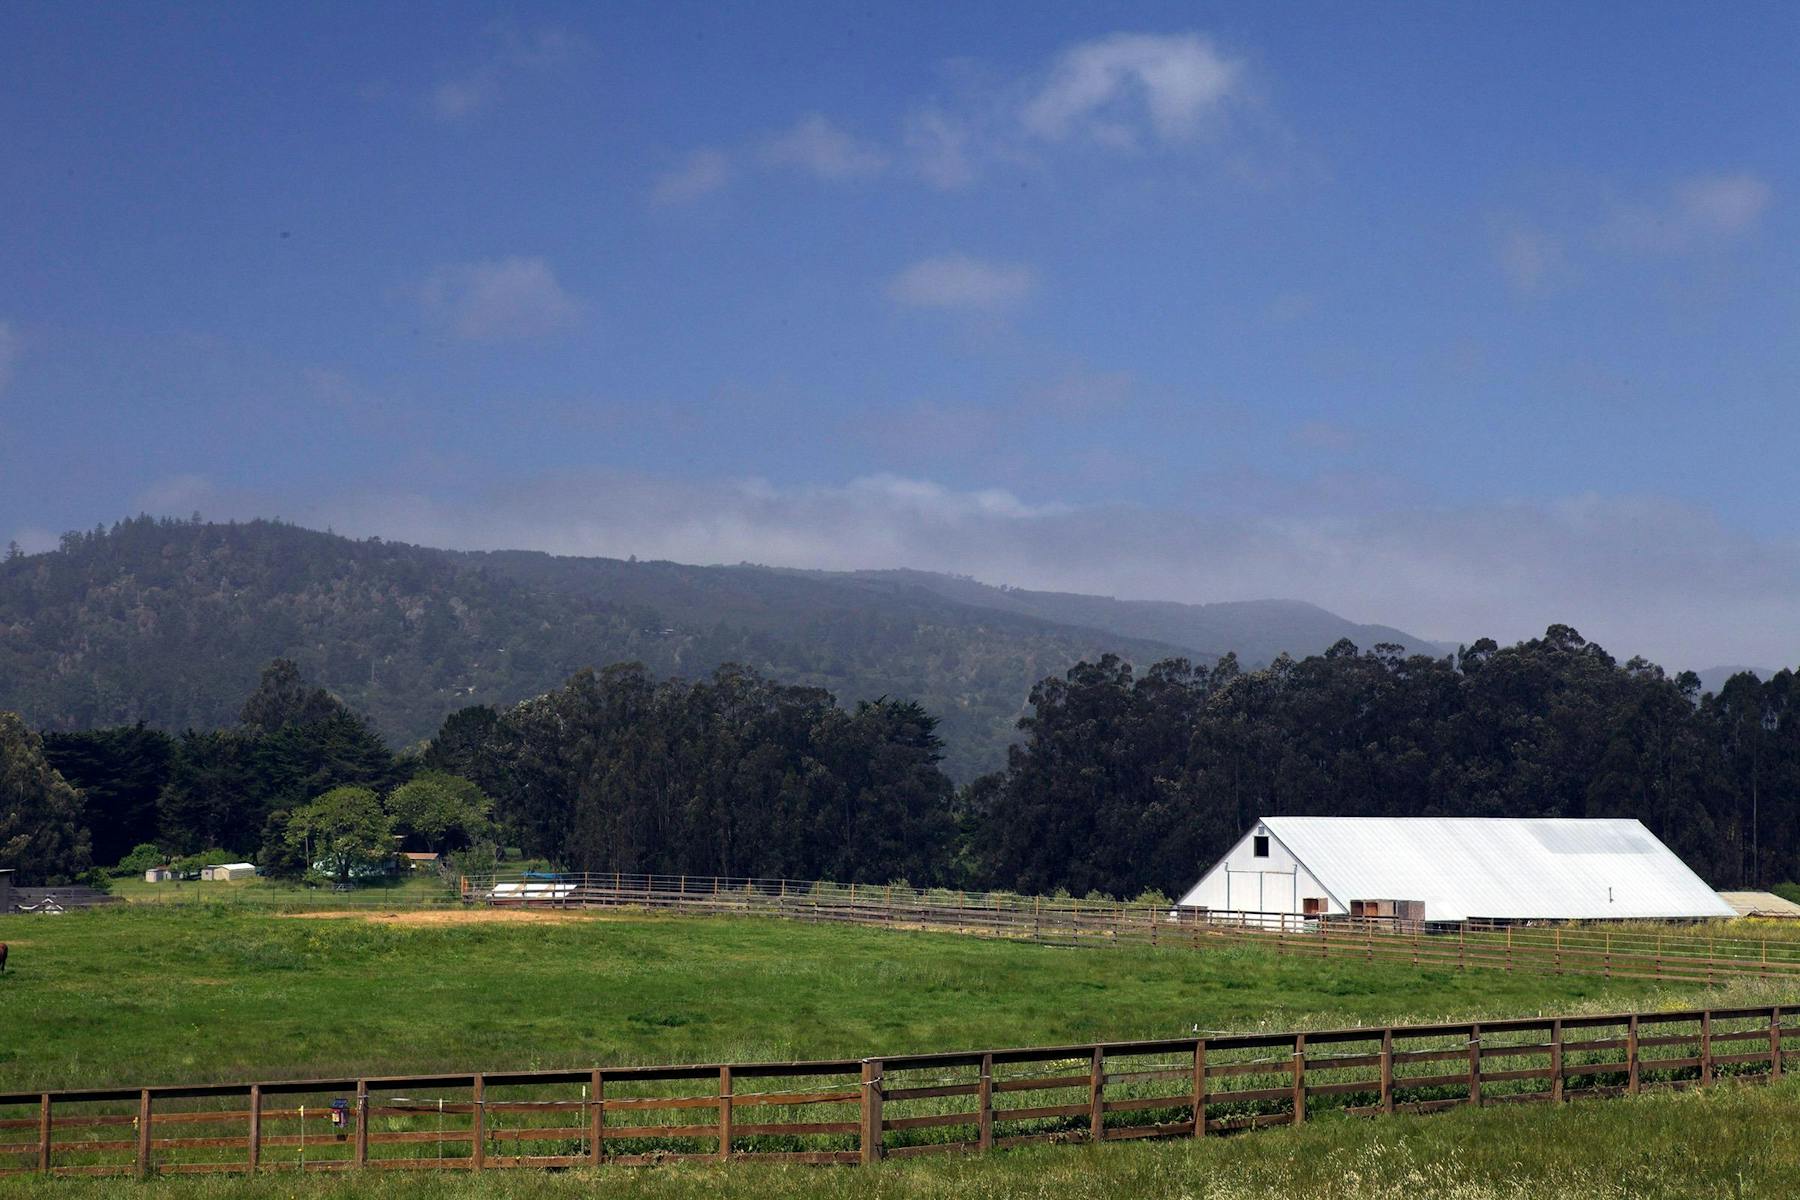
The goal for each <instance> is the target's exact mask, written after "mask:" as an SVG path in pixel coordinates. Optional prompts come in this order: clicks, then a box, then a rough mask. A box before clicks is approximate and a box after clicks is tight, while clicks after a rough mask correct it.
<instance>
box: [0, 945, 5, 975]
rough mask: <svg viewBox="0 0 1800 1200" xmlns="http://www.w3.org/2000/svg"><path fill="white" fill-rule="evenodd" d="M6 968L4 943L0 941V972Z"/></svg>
mask: <svg viewBox="0 0 1800 1200" xmlns="http://www.w3.org/2000/svg"><path fill="white" fill-rule="evenodd" d="M5 970H6V943H5V942H0V972H4V971H5Z"/></svg>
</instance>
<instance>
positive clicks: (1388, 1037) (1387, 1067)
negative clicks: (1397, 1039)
mask: <svg viewBox="0 0 1800 1200" xmlns="http://www.w3.org/2000/svg"><path fill="white" fill-rule="evenodd" d="M1381 1111H1382V1112H1384V1113H1387V1114H1389V1115H1390V1116H1391V1115H1393V1112H1394V1031H1393V1030H1392V1029H1384V1030H1382V1031H1381Z"/></svg>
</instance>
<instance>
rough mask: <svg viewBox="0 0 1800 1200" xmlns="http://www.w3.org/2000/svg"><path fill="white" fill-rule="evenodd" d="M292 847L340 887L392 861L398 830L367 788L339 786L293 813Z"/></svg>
mask: <svg viewBox="0 0 1800 1200" xmlns="http://www.w3.org/2000/svg"><path fill="white" fill-rule="evenodd" d="M287 840H288V844H289V845H290V846H292V847H296V848H298V849H300V850H301V852H302V853H303V854H305V856H306V857H307V859H308V861H309V862H310V863H312V864H320V863H323V864H324V866H323V868H322V870H323V871H324V873H325V874H327V875H329V876H330V877H331V878H332V879H334V880H335V881H336V882H337V884H338V885H339V886H340V887H347V886H349V884H350V881H351V879H352V878H353V877H354V876H355V875H356V874H357V873H358V872H359V871H362V870H372V869H375V868H379V867H381V866H383V865H385V864H387V863H389V862H391V861H392V860H393V857H394V825H393V822H392V821H391V820H390V819H389V818H388V815H387V813H385V812H384V811H382V808H381V798H380V797H379V796H377V795H376V794H375V793H374V792H372V791H370V790H369V789H368V788H364V787H336V788H332V789H331V790H330V791H328V792H326V793H324V794H323V795H321V796H319V797H317V798H316V799H314V800H313V801H312V802H311V803H310V804H306V805H304V806H302V807H301V808H298V809H296V810H294V813H293V815H292V816H290V817H289V818H288V831H287Z"/></svg>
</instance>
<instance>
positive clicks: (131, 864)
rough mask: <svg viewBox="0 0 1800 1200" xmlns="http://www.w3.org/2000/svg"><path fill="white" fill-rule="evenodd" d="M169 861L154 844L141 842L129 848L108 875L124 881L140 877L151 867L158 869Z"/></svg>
mask: <svg viewBox="0 0 1800 1200" xmlns="http://www.w3.org/2000/svg"><path fill="white" fill-rule="evenodd" d="M168 861H169V856H168V855H166V854H164V853H163V852H162V848H161V847H159V846H158V845H157V844H156V843H155V842H142V843H140V844H138V845H136V846H133V847H132V848H131V853H129V854H127V855H125V856H124V857H123V858H121V859H120V860H119V861H118V864H117V865H116V866H114V867H113V868H112V870H111V871H110V872H109V874H111V875H113V876H114V877H115V878H118V879H126V878H129V877H130V876H133V875H142V874H143V873H144V872H145V871H148V870H149V869H150V868H151V867H160V866H162V865H163V864H164V863H166V862H168Z"/></svg>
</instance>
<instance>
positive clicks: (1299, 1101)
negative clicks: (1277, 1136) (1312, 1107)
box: [1294, 1033, 1306, 1125]
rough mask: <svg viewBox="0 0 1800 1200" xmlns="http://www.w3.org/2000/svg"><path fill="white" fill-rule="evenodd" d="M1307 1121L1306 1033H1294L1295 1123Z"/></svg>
mask: <svg viewBox="0 0 1800 1200" xmlns="http://www.w3.org/2000/svg"><path fill="white" fill-rule="evenodd" d="M1305 1121H1306V1035H1305V1034H1304V1033H1296V1034H1295V1035H1294V1124H1296V1125H1300V1124H1303V1123H1304V1122H1305Z"/></svg>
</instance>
